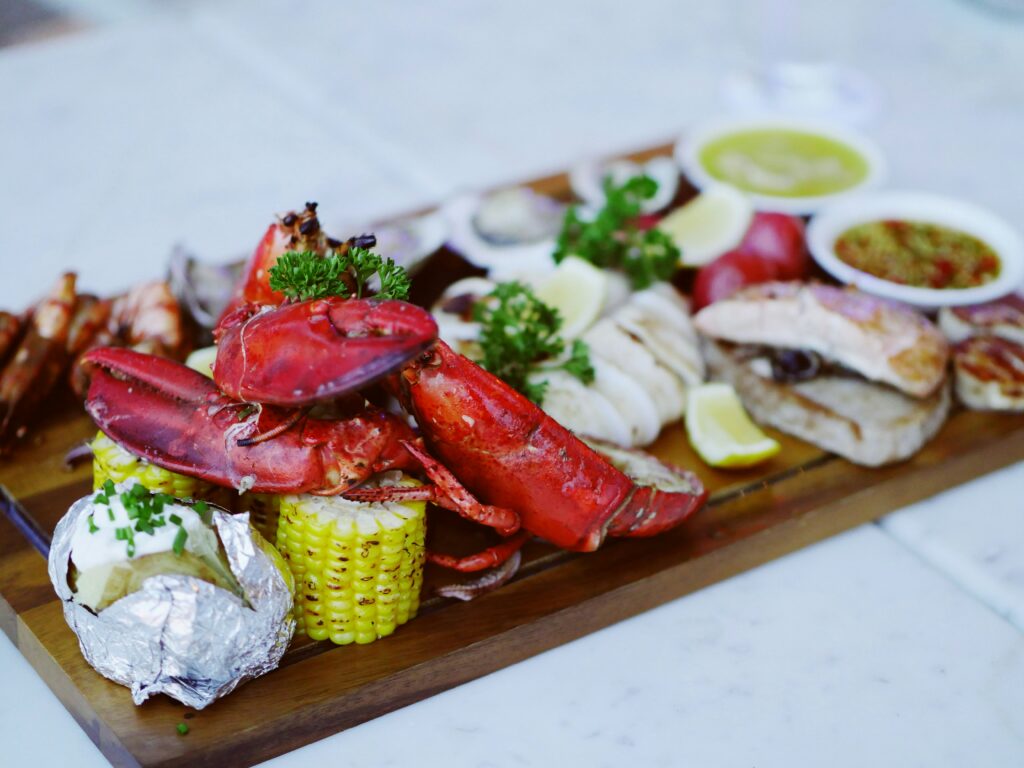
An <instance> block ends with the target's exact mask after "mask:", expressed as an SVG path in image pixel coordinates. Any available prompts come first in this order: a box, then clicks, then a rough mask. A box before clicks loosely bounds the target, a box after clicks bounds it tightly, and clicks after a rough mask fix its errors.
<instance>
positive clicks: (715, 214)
mask: <svg viewBox="0 0 1024 768" xmlns="http://www.w3.org/2000/svg"><path fill="white" fill-rule="evenodd" d="M753 216H754V207H753V205H751V203H750V200H749V199H748V198H747V196H746V195H745V194H743V193H742V192H740V191H739V190H738V189H736V188H735V187H731V186H729V185H728V184H716V185H714V186H710V187H708V188H707V189H705V190H704V191H703V192H701V193H700V194H699V195H697V197H695V198H693V200H691V201H690V202H688V203H687V204H686V205H684V206H682V207H681V208H677V209H676V210H674V211H672V213H670V214H669V215H668V216H666V217H665V218H664V219H662V220H661V221H660V222H659V223H658V228H659V229H660V230H661V231H662V232H664V233H665V234H667V235H668V236H669V237H671V238H672V241H673V242H674V243H675V244H676V245H677V246H679V249H680V250H681V251H682V257H681V259H680V261H681V263H682V265H683V266H684V267H702V266H704V265H705V264H707V263H708V262H710V261H713V260H714V259H717V258H718V257H719V256H721V255H722V254H723V253H725V252H726V251H731V250H732V249H733V248H735V247H736V246H737V245H739V244H740V241H741V240H742V239H743V235H744V234H746V232H747V228H748V227H749V226H750V221H751V219H752V218H753Z"/></svg>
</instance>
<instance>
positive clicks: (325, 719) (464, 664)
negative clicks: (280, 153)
mask: <svg viewBox="0 0 1024 768" xmlns="http://www.w3.org/2000/svg"><path fill="white" fill-rule="evenodd" d="M716 131H717V132H716ZM692 137H700V142H699V143H698V144H694V141H695V140H694V139H693V138H692ZM687 141H688V140H687V139H686V137H684V139H682V140H680V142H679V143H678V145H672V144H668V145H664V146H658V147H652V148H650V149H647V150H644V151H641V152H636V153H633V154H630V155H627V156H622V157H619V158H615V159H603V160H594V161H590V162H587V163H581V164H580V165H578V166H577V167H575V168H574V169H572V170H571V171H570V172H568V173H565V174H559V175H556V176H551V177H547V178H543V179H537V180H534V181H532V182H528V183H521V184H515V185H509V186H506V187H503V188H501V189H496V190H490V191H487V192H482V193H478V194H471V195H464V196H460V197H458V198H454V199H452V200H449V201H447V202H446V203H444V204H443V205H441V206H439V207H438V208H436V209H431V210H429V211H421V212H417V213H415V214H409V215H404V216H399V217H395V218H394V219H392V220H389V221H385V222H380V223H378V224H377V225H376V226H372V227H370V226H352V225H351V224H337V225H336V224H334V223H333V221H334V220H333V219H332V218H331V216H337V215H340V214H339V213H338V212H328V211H324V210H320V208H319V207H318V206H317V205H316V204H315V203H313V202H308V203H306V204H305V205H301V206H298V207H296V208H295V209H294V210H291V211H287V210H286V211H283V212H278V213H277V214H276V215H269V216H268V228H267V230H266V232H265V233H264V235H263V236H262V239H260V238H259V236H258V234H256V233H254V238H253V240H254V243H257V245H256V247H255V250H254V251H253V252H251V255H250V254H246V256H245V258H243V259H240V260H239V261H237V262H232V263H228V264H226V265H218V264H214V263H210V262H206V261H203V260H200V259H197V258H195V257H193V256H191V255H190V254H188V253H186V252H184V251H182V250H178V251H176V252H175V253H174V254H173V255H172V258H171V264H170V267H169V271H168V275H167V278H166V279H159V280H154V281H153V282H151V283H147V284H145V285H141V286H135V287H132V288H130V289H129V290H128V291H126V292H125V293H124V294H122V295H119V296H116V297H97V296H90V295H80V294H78V293H77V292H76V290H75V280H76V276H75V275H74V274H71V273H68V274H66V275H63V276H61V277H60V279H59V280H58V281H57V282H56V284H55V286H54V288H53V289H52V291H51V292H50V293H49V294H48V295H47V296H45V297H43V298H41V299H40V300H39V301H37V302H36V303H34V304H33V305H32V306H31V307H29V308H28V309H26V310H25V311H23V312H21V314H14V313H6V312H5V313H0V357H2V361H0V362H2V365H3V368H2V373H0V451H2V453H3V458H2V459H0V484H2V487H0V490H2V491H3V494H2V500H0V504H2V505H3V511H4V512H5V514H4V515H0V626H2V627H3V629H4V631H5V632H6V633H7V634H8V636H9V637H11V639H12V640H13V642H14V643H15V644H16V645H17V647H18V648H19V649H20V650H21V652H22V653H23V654H24V655H25V657H26V658H27V659H28V660H29V662H30V663H31V664H32V665H33V666H34V667H35V668H36V670H37V671H38V672H39V674H40V675H41V676H42V677H43V679H44V680H45V681H46V682H47V684H48V685H49V686H50V687H51V688H52V689H53V690H54V692H55V693H56V695H57V696H58V697H59V698H60V699H61V701H62V702H63V703H64V705H65V706H66V707H67V708H68V710H69V711H70V712H71V713H72V715H73V716H74V717H75V719H76V720H77V721H78V723H79V724H80V725H81V726H82V728H83V729H84V730H85V731H86V733H87V734H88V735H89V737H90V738H91V739H92V740H93V741H94V742H95V743H96V744H97V746H98V747H99V748H100V749H101V750H102V751H103V753H104V754H105V755H106V756H107V757H108V758H109V759H110V760H111V761H112V762H113V763H115V764H118V765H184V764H189V765H207V764H209V765H213V764H216V765H236V764H238V765H244V764H251V763H254V762H258V761H260V760H264V759H267V758H269V757H272V756H274V755H277V754H281V753H283V752H286V751H288V750H290V749H294V748H296V747H298V746H301V745H303V744H306V743H309V742H311V741H314V740H317V739H319V738H323V737H324V736H327V735H329V734H331V733H335V732H337V731H339V730H343V729H345V728H347V727H351V726H352V725H355V724H358V723H360V722H363V721H365V720H368V719H371V718H373V717H376V716H378V715H380V714H383V713H385V712H388V711H391V710H393V709H396V708H398V707H402V706H404V705H406V704H409V703H412V702H414V701H417V700H419V699H422V698H425V697H428V696H431V695H433V694H435V693H437V692H440V691H442V690H445V689H447V688H450V687H452V686H455V685H459V684H460V683H463V682H466V681H468V680H471V679H474V678H476V677H480V676H482V675H484V674H487V673H489V672H492V671H494V670H497V669H500V668H502V667H505V666H508V665H510V664H513V663H515V662H516V661H519V660H522V659H524V658H527V657H529V656H531V655H534V654H536V653H539V652H541V651H543V650H546V649H548V648H551V647H554V646H556V645H559V644H562V643H565V642H568V641H570V640H572V639H575V638H577V637H580V636H582V635H584V634H586V633H588V632H592V631H595V630H597V629H600V628H602V627H604V626H607V625H609V624H611V623H613V622H616V621H619V620H622V619H624V618H627V617H629V616H633V615H635V614H637V613H640V612H642V611H644V610H648V609H650V608H652V607H654V606H656V605H659V604H661V603H663V602H666V601H668V600H671V599H674V598H676V597H679V596H681V595H685V594H687V593H689V592H692V591H694V590H696V589H700V588H701V587H704V586H707V585H709V584H712V583H715V582H717V581H720V580H722V579H724V578H727V577H729V576H732V575H734V574H736V573H739V572H741V571H744V570H746V569H749V568H751V567H754V566H756V565H759V564H761V563H764V562H766V561H768V560H770V559H772V558H775V557H778V556H780V555H783V554H785V553H788V552H791V551H794V550H796V549H798V548H800V547H803V546H806V545H808V544H810V543H812V542H814V541H818V540H820V539H822V538H825V537H827V536H830V535H833V534H835V533H838V532H840V531H842V530H845V529H847V528H849V527H852V526H855V525H858V524H861V523H863V522H866V521H869V520H872V519H874V518H876V517H878V516H880V515H883V514H885V513H887V512H890V511H892V510H894V509H897V508H899V507H901V506H903V505H906V504H908V503H910V502H912V501H915V500H918V499H921V498H924V497H927V496H929V495H931V494H934V493H936V492H938V491H940V490H943V489H946V488H948V487H951V486H953V485H956V484H959V483H962V482H965V481H966V480H969V479H971V478H973V477H977V476H979V475H982V474H984V473H986V472H989V471H992V470H994V469H997V468H999V467H1002V466H1006V465H1008V464H1011V463H1013V462H1015V461H1019V460H1021V459H1024V415H1022V414H1024V299H1021V297H1020V296H1019V295H1018V294H1016V293H1014V292H1013V291H1014V289H1015V288H1016V287H1017V286H1019V285H1020V282H1021V275H1022V271H1021V270H1022V269H1024V253H1022V252H1021V245H1020V238H1019V236H1018V235H1017V234H1016V233H1015V232H1014V231H1013V230H1012V228H1010V227H1008V226H1006V225H1005V224H1004V223H1003V222H1001V221H999V220H998V219H996V218H995V217H993V216H991V215H990V214H987V213H986V212H982V213H979V212H978V211H976V210H973V209H972V210H967V207H965V206H963V205H958V204H957V203H956V202H955V201H954V202H950V203H949V204H945V203H943V201H942V200H941V199H940V200H938V201H937V200H935V199H933V198H929V199H928V200H926V201H925V202H926V203H927V205H924V204H923V203H922V204H921V205H924V207H921V206H918V207H916V208H915V201H917V202H918V203H920V200H919V199H918V198H914V197H913V195H911V196H910V198H909V202H908V199H907V198H900V196H899V195H896V196H895V197H893V193H887V192H874V191H872V190H873V188H875V187H878V186H880V185H882V184H883V183H884V163H883V161H882V157H881V153H880V152H878V151H877V149H875V148H874V147H873V146H872V145H871V144H870V143H869V142H867V141H866V140H863V139H861V138H860V137H853V136H850V135H848V134H845V133H838V134H830V133H828V131H827V130H825V129H821V128H820V127H806V126H793V125H790V124H787V125H784V126H779V125H774V124H764V125H754V126H749V125H747V126H743V125H739V126H737V125H736V124H733V123H730V124H729V125H728V126H727V127H725V128H723V127H721V126H718V127H717V128H715V129H714V130H712V129H711V128H707V129H705V130H703V131H694V132H693V133H692V134H691V139H690V143H689V144H688V143H687ZM830 153H831V154H830ZM886 195H888V197H886ZM778 201H781V202H778ZM775 202H778V204H777V205H776V204H774V203H775ZM968 207H969V206H968ZM837 212H838V213H837ZM837 217H838V218H837ZM836 222H839V223H836ZM837 264H840V265H841V266H836V265H837ZM878 286H882V288H881V289H877V288H878ZM1000 286H1002V287H1000ZM873 288H876V289H877V290H872V289H873ZM890 289H891V290H890ZM970 291H975V293H968V294H965V293H962V292H970ZM978 291H981V293H980V294H978V293H977V292H978ZM964 295H968V296H974V295H981V297H982V299H983V300H981V301H978V302H972V301H965V300H964V299H963V296H964ZM946 296H948V297H949V298H948V300H946V298H945V297H946Z"/></svg>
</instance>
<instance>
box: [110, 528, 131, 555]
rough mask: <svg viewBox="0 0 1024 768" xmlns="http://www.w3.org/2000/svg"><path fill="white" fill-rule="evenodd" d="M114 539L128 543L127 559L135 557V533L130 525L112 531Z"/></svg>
mask: <svg viewBox="0 0 1024 768" xmlns="http://www.w3.org/2000/svg"><path fill="white" fill-rule="evenodd" d="M114 538H115V539H117V540H118V541H126V542H128V557H135V533H134V532H133V531H132V528H131V526H130V525H125V526H122V527H120V528H115V529H114Z"/></svg>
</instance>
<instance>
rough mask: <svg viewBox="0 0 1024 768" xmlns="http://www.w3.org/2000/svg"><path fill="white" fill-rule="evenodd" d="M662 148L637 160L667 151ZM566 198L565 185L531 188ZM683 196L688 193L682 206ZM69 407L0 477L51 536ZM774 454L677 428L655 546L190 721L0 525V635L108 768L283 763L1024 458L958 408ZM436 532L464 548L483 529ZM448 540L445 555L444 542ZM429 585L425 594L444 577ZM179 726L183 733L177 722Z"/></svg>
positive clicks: (535, 564)
mask: <svg viewBox="0 0 1024 768" xmlns="http://www.w3.org/2000/svg"><path fill="white" fill-rule="evenodd" d="M668 151H669V147H657V148H654V149H651V150H648V151H645V152H643V153H638V154H637V155H634V157H648V156H651V155H654V154H667V152H668ZM533 185H534V186H535V187H536V188H537V189H539V190H542V191H544V192H546V193H549V194H555V195H558V196H562V197H567V196H568V194H569V190H568V182H567V179H566V177H565V176H564V175H559V176H553V177H549V178H545V179H540V180H537V181H535V182H533ZM683 194H685V192H684V193H683ZM471 271H472V270H471V269H470V268H469V267H468V266H467V265H466V264H465V263H464V262H462V261H461V260H459V259H458V258H457V257H455V256H454V255H453V254H450V253H446V252H442V253H441V254H439V255H438V256H437V257H435V259H434V260H433V263H432V264H431V265H430V266H429V267H428V268H427V269H426V270H424V273H423V277H419V278H417V288H416V295H415V296H414V298H418V299H419V300H421V301H426V300H427V299H429V298H430V295H431V294H435V293H436V291H437V289H438V288H439V287H440V286H441V285H442V283H447V282H450V281H451V280H453V279H456V278H457V277H460V276H462V275H463V274H468V273H471ZM93 432H94V428H93V426H92V423H91V422H90V421H89V419H88V418H87V417H86V416H85V415H84V414H83V413H82V411H81V409H80V408H79V407H77V406H76V405H75V404H74V403H71V402H67V403H63V404H55V405H54V407H53V408H52V411H51V412H50V413H49V415H48V416H47V417H46V418H45V419H44V421H43V423H42V424H40V425H37V426H36V428H35V437H34V438H33V439H30V440H29V441H28V442H27V443H26V444H24V445H22V446H20V447H19V448H18V449H17V451H16V452H15V453H14V455H13V456H12V457H11V458H10V459H8V460H6V461H5V462H3V463H0V484H2V485H4V486H6V487H7V489H8V490H9V492H10V493H11V494H12V495H14V496H16V497H17V498H18V499H19V500H20V502H21V505H22V507H23V508H24V509H25V510H26V511H27V512H28V515H29V516H30V517H31V518H32V520H34V521H35V522H36V523H37V524H38V526H39V528H40V529H42V531H43V532H44V533H46V534H48V533H50V532H52V530H53V528H54V526H55V524H56V522H57V520H58V519H59V518H60V517H61V516H62V515H63V514H64V512H65V511H66V510H67V508H68V506H69V505H70V503H71V502H72V501H73V500H74V499H76V498H78V497H79V496H82V495H84V494H85V493H87V492H88V491H89V490H90V473H91V469H90V468H89V467H80V468H78V469H76V470H74V471H66V470H64V469H63V468H62V457H63V455H64V452H65V451H66V450H67V449H68V448H69V447H71V446H72V445H74V444H75V443H77V442H79V441H81V440H82V439H84V438H86V437H88V436H90V435H91V434H93ZM773 436H774V437H775V438H776V439H778V440H779V441H780V442H781V443H782V445H783V450H782V452H781V453H780V454H779V455H778V456H777V457H775V458H774V459H773V460H772V461H770V462H769V463H767V464H765V465H763V466H761V467H758V468H756V469H751V470H745V471H730V472H725V471H716V470H712V469H709V468H707V467H706V466H705V465H704V464H703V463H702V462H701V461H700V460H699V459H698V458H697V457H696V456H695V455H694V454H693V452H692V450H691V449H690V447H689V444H688V443H687V440H686V436H685V434H684V432H683V429H682V427H681V426H680V425H678V424H677V425H674V426H672V427H669V428H668V429H666V430H665V431H664V432H663V433H662V435H661V437H660V438H659V440H658V441H657V443H655V445H654V446H653V447H652V452H653V453H654V454H656V455H657V456H659V457H661V458H663V459H665V460H667V461H671V462H673V463H676V464H679V465H681V466H685V467H690V468H693V469H695V470H696V471H697V472H698V473H699V474H700V476H701V477H702V479H703V480H704V482H705V484H706V485H707V486H708V487H709V488H710V489H711V491H712V495H711V499H710V501H709V503H708V505H707V507H706V508H705V509H704V510H702V511H701V512H700V513H698V514H697V515H695V516H694V517H693V518H691V519H690V520H689V521H687V523H685V524H684V525H682V526H681V527H679V528H677V529H675V530H673V531H671V532H669V533H667V534H665V535H662V536H660V537H657V538H653V539H647V540H633V541H625V540H618V541H611V542H609V543H607V544H606V545H605V546H604V547H603V548H602V549H601V550H600V551H598V552H596V553H592V554H586V555H579V554H570V553H565V552H561V551H558V550H555V549H553V548H552V547H549V546H547V545H544V544H541V543H532V544H530V545H529V546H528V547H527V549H526V550H525V552H524V566H523V568H522V571H521V572H520V575H519V576H517V577H516V579H515V580H514V581H513V582H511V583H510V584H508V585H506V586H505V587H503V588H501V589H500V590H498V591H496V592H493V593H491V594H489V595H486V596H485V597H482V598H480V599H478V600H476V601H474V602H471V603H459V602H455V601H450V600H441V599H437V598H428V599H426V600H425V602H424V605H423V607H422V609H421V612H420V615H419V616H418V617H417V618H416V619H415V620H414V621H412V622H410V623H409V624H407V625H405V626H404V627H401V628H399V630H398V632H397V633H396V634H395V635H393V636H392V637H390V638H386V639H384V640H382V641H379V642H376V643H373V644H371V645H368V646H361V647H354V646H347V647H335V646H332V645H330V644H329V643H312V642H310V641H308V640H298V641H296V642H295V643H294V644H293V646H292V648H291V649H289V651H288V653H287V655H286V656H285V659H284V661H283V663H282V666H281V668H280V669H278V670H276V671H274V672H273V673H271V674H269V675H267V676H265V677H263V678H260V679H258V680H255V681H252V682H250V683H248V684H247V685H245V686H243V687H242V688H240V689H239V690H237V691H236V692H235V693H233V694H231V695H230V696H228V697H227V698H225V699H223V700H221V701H219V702H217V703H215V704H213V705H212V706H210V707H209V708H207V709H206V710H204V711H202V712H198V713H193V712H191V711H190V710H187V709H186V708H185V707H183V706H181V705H180V704H178V703H176V702H174V701H172V700H171V699H169V698H166V697H163V696H160V697H157V698H156V699H155V700H151V701H149V702H146V704H144V705H143V706H141V707H136V706H134V705H133V704H132V702H131V697H130V696H129V693H128V691H127V689H125V688H123V687H121V686H119V685H116V684H114V683H111V682H109V681H107V680H105V679H104V678H102V677H100V676H99V675H98V674H96V673H95V672H94V671H93V670H92V669H91V668H90V667H89V666H88V665H87V664H86V663H85V660H84V659H83V657H82V655H81V653H80V652H79V649H78V645H77V641H76V639H75V637H74V635H73V634H72V633H71V631H70V630H69V629H68V627H67V626H66V624H65V623H64V618H63V615H62V612H61V607H60V604H59V602H58V600H57V599H56V597H55V595H54V592H53V589H52V587H51V586H50V582H49V579H48V576H47V570H46V561H45V560H44V558H43V557H42V556H41V555H40V554H39V553H38V552H37V551H36V550H35V549H34V548H33V547H32V546H31V544H30V543H29V541H28V539H26V538H25V536H23V535H22V533H21V531H20V530H19V529H18V528H16V527H15V526H14V525H13V524H12V522H11V520H10V519H8V517H7V516H4V515H0V627H2V628H3V630H4V631H5V632H6V633H7V635H8V636H9V637H10V638H11V640H12V641H13V642H14V643H15V644H16V645H17V647H18V648H19V649H20V650H21V652H22V653H23V654H24V655H25V657H26V658H27V659H28V661H29V662H30V663H31V664H32V665H33V666H34V667H35V669H36V670H37V671H38V673H39V674H40V676H41V677H42V678H43V679H44V680H45V681H46V683H47V684H48V685H49V686H50V688H51V689H52V690H53V691H54V693H55V694H56V695H57V696H58V697H59V698H60V700H61V701H62V702H63V704H64V706H65V707H67V709H68V711H69V712H71V714H72V715H73V716H74V718H75V720H76V721H78V723H79V725H81V727H82V728H83V730H84V731H85V732H86V733H87V734H88V735H89V737H90V738H91V739H92V740H93V742H95V743H96V745H97V746H98V747H99V748H100V749H101V750H102V751H103V753H104V754H105V755H106V756H107V757H108V758H109V759H110V760H111V762H112V763H114V764H116V765H146V766H156V765H161V766H163V765H166V766H171V765H175V766H176V765H189V766H204V765H210V766H214V765H216V766H228V765H248V764H252V763H255V762H258V761H261V760H265V759H267V758H270V757H273V756H274V755H278V754H281V753H283V752H287V751H289V750H292V749H295V748H296V747H299V746H302V745H303V744H307V743H309V742H312V741H315V740H317V739H321V738H323V737H325V736H328V735H330V734H332V733H335V732H337V731H341V730H344V729H345V728H348V727H350V726H353V725H356V724H358V723H361V722H364V721H366V720H369V719H371V718H374V717H377V716H379V715H382V714H384V713H386V712H389V711H391V710H394V709H397V708H399V707H402V706H405V705H407V704H410V703H412V702H415V701H418V700H420V699H423V698H426V697H428V696H432V695H434V694H435V693H439V692H440V691H443V690H446V689H448V688H451V687H453V686H456V685H459V684H461V683H464V682H467V681H469V680H472V679H475V678H477V677H481V676H483V675H485V674H488V673H490V672H493V671H495V670H497V669H501V668H502V667H505V666H508V665H510V664H513V663H515V662H517V661H521V660H522V659H525V658H527V657H529V656H532V655H534V654H537V653H540V652H541V651H544V650H547V649H549V648H553V647H555V646H557V645H560V644H562V643H566V642H568V641H570V640H573V639H575V638H578V637H581V636H583V635H585V634H587V633H589V632H593V631H595V630H598V629H600V628H602V627H606V626H608V625H609V624H612V623H614V622H617V621H620V620H622V619H625V618H628V617H630V616H634V615H636V614H638V613H641V612H643V611H646V610H648V609H650V608H653V607H655V606H657V605H660V604H662V603H664V602H667V601H669V600H672V599H674V598H677V597H680V596H682V595H685V594H688V593H690V592H693V591H695V590H697V589H700V588H702V587H705V586H707V585H709V584H713V583H715V582H718V581H721V580H722V579H725V578H728V577H729V576H733V575H735V574H737V573H740V572H742V571H745V570H747V569H749V568H752V567H754V566H757V565H760V564H762V563H765V562H767V561H769V560H771V559H773V558H776V557H779V556H781V555H784V554H786V553H788V552H792V551H794V550H797V549H800V548H801V547H804V546H806V545H808V544H811V543H813V542H815V541H818V540H820V539H823V538H826V537H828V536H832V535H833V534H836V533H839V532H840V531H843V530H846V529H848V528H851V527H853V526H856V525H859V524H861V523H864V522H867V521H870V520H874V519H875V518H877V517H879V516H881V515H884V514H886V513H888V512H891V511H892V510H894V509H897V508H899V507H902V506H904V505H906V504H909V503H911V502H914V501H917V500H919V499H923V498H925V497H927V496H930V495H932V494H934V493H937V492H939V491H942V490H944V489H946V488H950V487H952V486H954V485H957V484H959V483H963V482H965V481H967V480H970V479H971V478H974V477H978V476H980V475H983V474H985V473H986V472H990V471H993V470H995V469H998V468H1000V467H1003V466H1006V465H1008V464H1012V463H1014V462H1016V461H1019V460H1021V459H1024V416H1010V415H1004V414H989V413H978V412H967V411H960V412H957V413H955V414H954V415H953V416H952V417H951V418H950V420H949V421H948V422H947V423H946V425H945V427H944V428H943V429H942V431H941V432H940V433H939V435H938V436H937V437H936V438H935V439H933V440H932V441H931V443H930V444H929V445H928V446H926V447H925V448H924V450H922V451H921V452H920V453H918V454H917V455H916V456H915V457H913V458H912V459H911V460H909V461H907V462H904V463H901V464H898V465H895V466H891V467H886V468H882V469H866V468H863V467H857V466H854V465H852V464H850V463H848V462H846V461H843V460H841V459H838V458H835V457H833V456H830V455H828V454H825V453H823V452H821V451H820V450H818V449H816V448H813V447H811V446H809V445H807V444H805V443H802V442H800V441H798V440H795V439H793V438H789V437H787V436H785V435H781V434H777V433H773ZM437 527H438V528H439V529H447V530H442V531H441V533H442V534H447V538H448V539H449V540H453V541H455V542H456V543H457V546H460V547H464V548H465V549H467V550H468V549H471V548H473V547H475V546H477V545H478V544H479V541H477V540H476V539H478V538H480V537H483V536H485V535H486V534H485V533H484V532H482V531H480V530H476V529H474V530H471V531H469V532H466V529H463V528H457V527H456V526H454V525H451V524H450V521H449V520H448V519H442V520H440V522H439V523H438V525H437ZM446 543H447V542H446ZM445 577H446V576H445V574H443V573H439V572H432V573H428V588H429V585H430V584H436V583H439V582H441V581H444V580H445ZM183 720H184V721H185V722H187V723H188V725H189V728H190V730H189V733H188V735H187V736H179V735H178V733H177V731H176V726H177V724H178V723H180V722H182V721H183Z"/></svg>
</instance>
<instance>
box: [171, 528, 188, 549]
mask: <svg viewBox="0 0 1024 768" xmlns="http://www.w3.org/2000/svg"><path fill="white" fill-rule="evenodd" d="M186 539H188V531H186V530H185V529H184V528H178V533H177V535H175V537H174V544H173V546H172V547H171V548H172V549H173V550H174V554H176V555H179V556H180V555H181V553H182V552H184V551H185V540H186Z"/></svg>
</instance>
